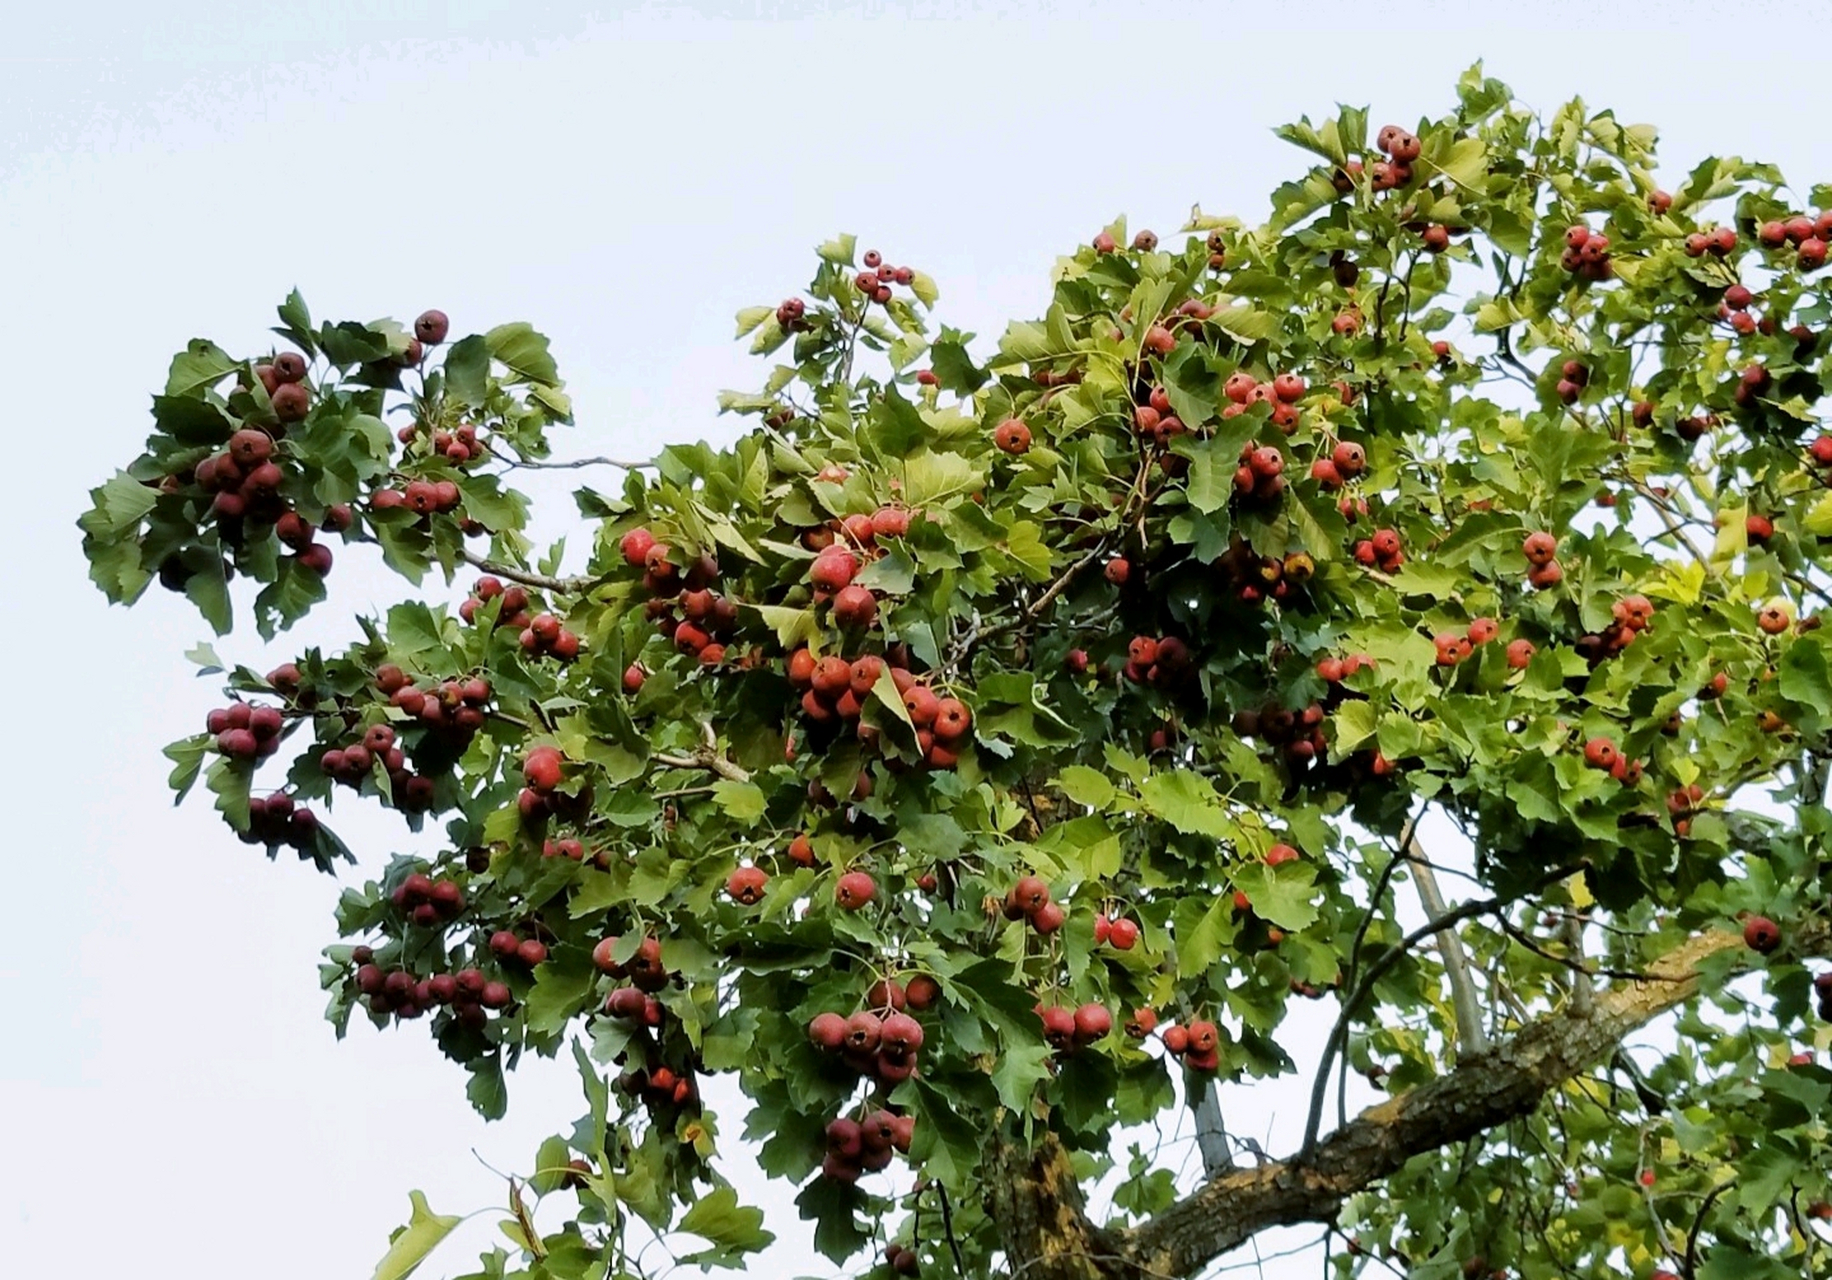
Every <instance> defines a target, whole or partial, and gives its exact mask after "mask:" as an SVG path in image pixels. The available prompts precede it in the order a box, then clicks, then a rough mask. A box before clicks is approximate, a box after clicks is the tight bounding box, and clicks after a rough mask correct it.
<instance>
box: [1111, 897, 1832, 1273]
mask: <svg viewBox="0 0 1832 1280" xmlns="http://www.w3.org/2000/svg"><path fill="white" fill-rule="evenodd" d="M1793 941H1794V944H1795V946H1796V948H1797V949H1798V950H1800V951H1802V952H1822V951H1823V950H1824V949H1825V947H1826V945H1827V942H1828V933H1827V930H1826V929H1825V927H1824V926H1820V927H1818V928H1816V929H1815V930H1814V931H1813V932H1812V934H1811V935H1810V936H1804V937H1797V938H1795V939H1794V940H1793ZM1742 945H1743V940H1742V936H1741V935H1740V934H1738V933H1735V932H1732V931H1728V930H1718V931H1713V932H1711V933H1705V934H1700V935H1698V936H1697V937H1694V938H1691V939H1689V940H1688V941H1686V942H1684V943H1681V944H1680V945H1679V946H1678V947H1675V948H1674V949H1673V950H1672V951H1671V952H1669V953H1668V954H1667V955H1665V956H1663V957H1662V958H1661V959H1659V960H1657V961H1655V962H1654V963H1652V964H1651V965H1649V966H1648V972H1647V976H1646V978H1645V979H1643V980H1639V981H1631V982H1624V983H1618V984H1614V985H1612V986H1611V987H1609V988H1608V989H1607V990H1605V991H1601V992H1598V993H1596V995H1595V997H1594V999H1593V1001H1592V1003H1591V1007H1590V1010H1589V1012H1587V1013H1582V1014H1579V1013H1576V1012H1574V1011H1571V1010H1569V1009H1567V1010H1563V1011H1560V1012H1557V1013H1551V1014H1547V1015H1546V1016H1544V1017H1542V1018H1540V1019H1538V1020H1537V1021H1535V1022H1532V1023H1530V1024H1528V1025H1527V1026H1526V1027H1525V1028H1523V1029H1522V1030H1521V1031H1520V1032H1519V1033H1518V1034H1516V1035H1514V1036H1513V1037H1511V1038H1510V1039H1508V1040H1507V1041H1505V1042H1503V1043H1501V1044H1500V1045H1498V1046H1496V1047H1495V1048H1494V1049H1492V1050H1490V1052H1488V1053H1487V1054H1485V1055H1483V1056H1482V1057H1480V1058H1475V1059H1472V1060H1470V1061H1467V1062H1464V1063H1462V1064H1460V1065H1459V1066H1458V1067H1457V1068H1456V1069H1455V1070H1454V1071H1451V1072H1450V1073H1449V1074H1447V1075H1445V1076H1443V1077H1441V1078H1439V1079H1437V1080H1434V1081H1432V1082H1431V1083H1430V1084H1427V1085H1423V1086H1421V1087H1419V1088H1417V1089H1414V1090H1412V1091H1410V1092H1408V1093H1405V1094H1402V1095H1401V1096H1399V1097H1397V1098H1393V1099H1390V1100H1388V1101H1386V1102H1383V1103H1381V1104H1380V1105H1378V1106H1374V1107H1370V1108H1369V1109H1368V1110H1366V1111H1364V1112H1362V1113H1361V1115H1359V1116H1358V1117H1356V1118H1355V1119H1354V1120H1353V1121H1351V1122H1350V1123H1349V1124H1348V1125H1346V1126H1344V1127H1343V1128H1341V1129H1338V1130H1337V1131H1336V1132H1335V1133H1333V1134H1331V1135H1330V1136H1329V1137H1328V1138H1326V1139H1325V1140H1324V1141H1323V1142H1322V1143H1321V1144H1320V1145H1318V1147H1317V1148H1316V1150H1315V1151H1314V1153H1313V1154H1312V1155H1311V1156H1310V1157H1309V1158H1307V1159H1301V1158H1293V1159H1290V1160H1285V1161H1282V1162H1279V1163H1277V1164H1269V1165H1265V1166H1263V1167H1261V1168H1257V1169H1238V1170H1235V1171H1234V1172H1232V1173H1229V1174H1227V1175H1225V1176H1223V1177H1220V1178H1216V1179H1213V1180H1212V1181H1210V1182H1209V1183H1208V1184H1206V1185H1205V1186H1203V1187H1201V1188H1199V1189H1198V1190H1197V1191H1196V1192H1195V1193H1193V1194H1192V1195H1189V1196H1187V1197H1185V1198H1184V1199H1183V1200H1181V1201H1180V1202H1178V1203H1177V1204H1175V1205H1173V1206H1172V1207H1171V1208H1169V1209H1167V1210H1165V1211H1164V1212H1163V1213H1161V1214H1159V1215H1158V1216H1157V1217H1156V1218H1155V1219H1153V1220H1152V1221H1151V1222H1148V1223H1146V1224H1144V1225H1143V1226H1140V1227H1138V1228H1135V1229H1133V1230H1131V1231H1128V1232H1125V1233H1123V1234H1122V1235H1121V1237H1120V1239H1119V1245H1120V1248H1121V1249H1122V1250H1123V1251H1124V1252H1125V1254H1126V1255H1127V1256H1128V1257H1129V1258H1130V1259H1132V1260H1133V1262H1134V1263H1135V1265H1136V1267H1137V1268H1138V1271H1137V1273H1156V1274H1163V1275H1173V1276H1188V1275H1192V1274H1194V1273H1195V1272H1196V1271H1198V1270H1199V1269H1201V1268H1202V1267H1203V1266H1204V1265H1206V1264H1207V1263H1208V1262H1210V1261H1211V1260H1212V1259H1214V1258H1216V1257H1218V1256H1219V1255H1221V1254H1223V1253H1226V1252H1227V1251H1228V1250H1230V1249H1233V1248H1235V1247H1237V1246H1239V1245H1241V1244H1242V1243H1244V1242H1245V1241H1247V1240H1248V1239H1250V1238H1251V1237H1252V1236H1253V1235H1255V1234H1256V1233H1258V1232H1260V1231H1263V1230H1265V1229H1267V1228H1269V1227H1274V1226H1288V1225H1291V1224H1293V1223H1300V1222H1331V1221H1333V1220H1334V1219H1335V1216H1336V1214H1337V1213H1338V1212H1339V1210H1340V1209H1341V1206H1342V1202H1343V1200H1344V1199H1345V1198H1347V1197H1348V1196H1349V1195H1351V1194H1353V1193H1354V1192H1356V1191H1359V1190H1361V1189H1362V1188H1364V1187H1367V1186H1369V1185H1371V1184H1372V1183H1374V1182H1376V1181H1378V1180H1379V1179H1381V1178H1384V1177H1387V1176H1388V1175H1390V1174H1392V1173H1395V1172H1397V1171H1398V1170H1399V1169H1400V1168H1402V1167H1403V1166H1404V1165H1405V1164H1406V1162H1407V1161H1408V1160H1410V1159H1411V1158H1412V1157H1414V1156H1417V1155H1422V1154H1425V1153H1426V1152H1430V1151H1435V1150H1438V1149H1439V1148H1442V1147H1446V1146H1450V1145H1453V1144H1455V1143H1458V1142H1462V1141H1464V1140H1465V1139H1468V1138H1471V1137H1474V1136H1476V1135H1478V1134H1481V1133H1484V1132H1486V1131H1488V1130H1490V1129H1492V1128H1494V1127H1495V1126H1497V1125H1500V1124H1504V1123H1506V1122H1507V1121H1509V1120H1512V1119H1514V1118H1516V1117H1519V1116H1524V1115H1528V1114H1530V1113H1531V1112H1532V1111H1533V1110H1534V1109H1535V1108H1536V1107H1537V1106H1538V1105H1539V1103H1540V1101H1541V1099H1543V1098H1544V1097H1545V1096H1546V1095H1547V1094H1548V1093H1550V1092H1552V1091H1554V1090H1556V1089H1557V1088H1558V1087H1559V1086H1561V1085H1563V1084H1564V1083H1566V1082H1567V1081H1569V1080H1571V1079H1573V1078H1574V1077H1576V1076H1578V1075H1579V1074H1581V1073H1582V1072H1584V1071H1585V1070H1587V1069H1589V1068H1590V1067H1591V1066H1593V1065H1594V1064H1596V1063H1597V1062H1600V1061H1602V1060H1604V1059H1606V1058H1608V1057H1609V1055H1610V1054H1611V1053H1612V1052H1613V1051H1614V1049H1615V1047H1616V1046H1617V1045H1618V1044H1619V1043H1620V1042H1621V1041H1622V1039H1623V1038H1624V1037H1625V1036H1627V1035H1628V1034H1629V1033H1630V1032H1632V1031H1634V1030H1636V1029H1637V1028H1639V1027H1642V1026H1644V1025H1646V1024H1647V1023H1649V1022H1651V1021H1653V1020H1654V1019H1655V1018H1657V1017H1659V1016H1660V1015H1661V1014H1663V1013H1666V1012H1668V1011H1669V1010H1671V1009H1673V1008H1675V1007H1676V1006H1678V1005H1680V1004H1683V1003H1684V1002H1686V1001H1687V1000H1689V999H1691V998H1692V997H1693V996H1694V995H1696V994H1697V993H1698V985H1699V967H1700V965H1701V964H1702V963H1703V962H1704V961H1706V960H1707V959H1709V958H1710V957H1711V956H1713V955H1716V954H1718V953H1720V952H1724V951H1728V950H1731V949H1732V948H1735V947H1740V946H1742ZM1137 1273H1135V1274H1137Z"/></svg>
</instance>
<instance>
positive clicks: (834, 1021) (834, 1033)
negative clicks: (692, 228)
mask: <svg viewBox="0 0 1832 1280" xmlns="http://www.w3.org/2000/svg"><path fill="white" fill-rule="evenodd" d="M846 1032H847V1024H846V1019H844V1018H842V1017H841V1016H840V1015H839V1014H837V1013H817V1014H815V1015H814V1017H813V1018H812V1019H811V1020H810V1021H809V1023H808V1039H809V1040H810V1041H811V1042H812V1043H813V1044H814V1046H815V1047H816V1048H818V1049H824V1050H826V1051H827V1052H828V1053H838V1052H839V1051H840V1049H841V1047H842V1046H844V1045H845V1043H846Z"/></svg>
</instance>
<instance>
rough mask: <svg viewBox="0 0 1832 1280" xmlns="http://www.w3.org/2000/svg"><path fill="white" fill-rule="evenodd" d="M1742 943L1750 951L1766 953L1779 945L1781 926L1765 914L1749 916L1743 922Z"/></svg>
mask: <svg viewBox="0 0 1832 1280" xmlns="http://www.w3.org/2000/svg"><path fill="white" fill-rule="evenodd" d="M1743 943H1744V945H1745V946H1747V947H1748V948H1749V949H1750V950H1751V951H1756V952H1760V953H1761V954H1762V955H1767V954H1768V953H1769V952H1771V951H1773V950H1774V949H1775V948H1776V947H1778V946H1780V945H1781V927H1780V926H1779V925H1777V924H1776V923H1775V922H1774V921H1773V920H1770V919H1769V918H1768V917H1767V916H1751V917H1750V918H1749V919H1748V920H1746V921H1744V923H1743Z"/></svg>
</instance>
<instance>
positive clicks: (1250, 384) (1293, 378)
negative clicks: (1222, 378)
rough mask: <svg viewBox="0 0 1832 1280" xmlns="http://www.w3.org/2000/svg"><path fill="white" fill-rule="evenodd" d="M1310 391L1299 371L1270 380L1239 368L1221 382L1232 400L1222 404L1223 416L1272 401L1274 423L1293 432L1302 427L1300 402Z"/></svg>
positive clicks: (1226, 394)
mask: <svg viewBox="0 0 1832 1280" xmlns="http://www.w3.org/2000/svg"><path fill="white" fill-rule="evenodd" d="M1309 391H1310V388H1309V387H1308V386H1306V385H1305V382H1304V379H1302V378H1300V377H1299V376H1298V375H1297V374H1295V373H1281V374H1279V375H1278V376H1277V377H1275V378H1273V379H1272V381H1270V382H1261V381H1259V380H1258V379H1257V378H1255V377H1254V376H1253V375H1252V374H1250V373H1248V372H1247V371H1246V370H1245V369H1237V370H1235V371H1234V372H1233V373H1231V374H1229V375H1228V380H1227V381H1226V382H1224V383H1222V384H1221V392H1222V395H1223V396H1225V397H1226V398H1227V401H1228V403H1227V404H1225V405H1223V406H1222V407H1221V416H1222V417H1224V418H1237V417H1239V416H1240V415H1241V414H1243V413H1245V412H1246V411H1247V410H1248V409H1250V408H1251V407H1252V406H1254V405H1256V404H1269V405H1271V406H1272V425H1273V426H1275V427H1277V428H1278V429H1279V430H1280V431H1282V432H1284V433H1285V434H1286V435H1290V434H1291V433H1292V432H1294V431H1296V430H1297V429H1298V419H1299V413H1298V401H1300V400H1302V399H1303V398H1304V397H1305V395H1306V394H1307V393H1308V392H1309ZM1245 456H1246V455H1245V454H1243V455H1242V457H1243V458H1244V457H1245Z"/></svg>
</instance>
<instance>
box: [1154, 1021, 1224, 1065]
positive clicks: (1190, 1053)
mask: <svg viewBox="0 0 1832 1280" xmlns="http://www.w3.org/2000/svg"><path fill="white" fill-rule="evenodd" d="M1158 1039H1159V1040H1161V1041H1163V1042H1164V1048H1165V1049H1166V1050H1167V1051H1168V1052H1169V1053H1170V1055H1171V1056H1172V1057H1173V1058H1177V1059H1180V1060H1181V1061H1182V1063H1183V1065H1184V1066H1186V1067H1188V1068H1189V1069H1190V1070H1191V1071H1200V1072H1203V1073H1205V1074H1207V1073H1212V1072H1215V1071H1219V1070H1220V1069H1221V1030H1220V1028H1218V1027H1217V1026H1216V1025H1215V1024H1214V1023H1213V1022H1209V1021H1206V1020H1200V1019H1199V1020H1197V1021H1194V1022H1191V1023H1190V1024H1189V1025H1188V1026H1179V1025H1177V1024H1176V1023H1171V1024H1169V1025H1168V1026H1166V1027H1165V1028H1164V1029H1163V1030H1162V1031H1160V1032H1159V1033H1158Z"/></svg>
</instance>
